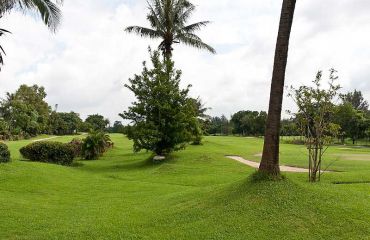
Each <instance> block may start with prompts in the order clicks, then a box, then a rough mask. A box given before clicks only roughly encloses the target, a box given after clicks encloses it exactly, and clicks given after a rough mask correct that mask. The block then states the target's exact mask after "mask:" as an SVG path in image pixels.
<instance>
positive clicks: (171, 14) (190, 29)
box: [125, 0, 216, 57]
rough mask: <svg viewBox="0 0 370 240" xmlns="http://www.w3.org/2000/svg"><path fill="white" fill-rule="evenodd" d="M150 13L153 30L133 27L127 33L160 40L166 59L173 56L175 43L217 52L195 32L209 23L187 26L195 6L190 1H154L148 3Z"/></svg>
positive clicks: (160, 46) (160, 47)
mask: <svg viewBox="0 0 370 240" xmlns="http://www.w3.org/2000/svg"><path fill="white" fill-rule="evenodd" d="M148 5H149V6H148V8H149V13H148V15H147V19H148V21H149V23H150V25H151V27H152V28H146V27H139V26H131V27H128V28H126V30H125V31H126V32H129V33H132V32H133V33H137V34H139V35H140V36H143V37H149V38H159V39H162V42H161V43H160V44H159V49H160V50H161V51H162V52H163V55H164V56H165V57H170V56H171V55H172V50H173V48H172V45H173V44H174V43H184V44H186V45H189V46H192V47H195V48H198V49H205V50H207V51H209V52H211V53H216V50H215V49H214V48H212V47H211V46H209V45H207V44H206V43H204V42H203V41H202V39H200V38H199V37H198V36H197V35H196V34H195V32H196V31H197V30H200V29H201V28H202V27H204V26H206V25H208V24H209V21H202V22H197V23H193V24H190V25H187V21H188V20H189V18H190V16H191V14H192V13H193V12H194V10H195V6H194V5H193V4H191V3H190V2H189V1H188V0H152V1H151V2H148Z"/></svg>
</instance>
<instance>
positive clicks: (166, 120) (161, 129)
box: [120, 51, 197, 155]
mask: <svg viewBox="0 0 370 240" xmlns="http://www.w3.org/2000/svg"><path fill="white" fill-rule="evenodd" d="M149 52H150V56H151V62H152V64H153V68H151V69H149V68H148V67H147V64H146V63H145V62H144V63H143V71H142V73H141V74H140V75H135V76H134V77H133V78H131V79H130V80H129V81H130V84H129V85H125V86H126V87H127V88H128V89H130V90H131V91H132V92H133V93H134V94H135V96H136V99H137V100H136V101H135V102H133V103H132V106H131V107H129V109H128V111H125V112H124V113H123V114H120V116H121V117H122V118H123V119H127V120H130V121H131V124H132V126H130V127H129V128H128V134H127V135H128V137H129V138H130V139H132V140H133V141H134V151H136V152H138V151H140V150H142V149H146V150H149V151H153V152H155V153H156V154H158V155H166V154H169V153H170V152H172V151H174V150H179V149H181V148H182V147H184V144H186V143H187V142H189V141H191V140H193V139H192V138H193V131H194V128H195V127H197V126H196V124H197V113H196V111H195V110H194V107H193V104H192V101H191V100H189V97H188V93H189V87H190V86H188V87H187V88H185V89H180V86H179V84H180V78H181V71H179V70H176V69H175V68H174V62H173V61H171V60H170V59H165V60H163V61H162V60H160V56H159V52H158V51H154V52H152V51H149Z"/></svg>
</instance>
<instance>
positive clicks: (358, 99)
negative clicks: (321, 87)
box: [340, 89, 369, 112]
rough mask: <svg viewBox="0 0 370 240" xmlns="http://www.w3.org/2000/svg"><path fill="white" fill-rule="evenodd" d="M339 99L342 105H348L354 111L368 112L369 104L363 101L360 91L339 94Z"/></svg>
mask: <svg viewBox="0 0 370 240" xmlns="http://www.w3.org/2000/svg"><path fill="white" fill-rule="evenodd" d="M340 98H341V99H342V102H343V104H345V103H349V104H351V105H352V107H353V108H354V109H356V110H359V111H364V112H366V111H368V110H369V103H368V102H367V101H366V100H365V99H364V97H363V96H362V92H361V91H357V90H356V89H355V90H354V91H353V92H348V93H346V94H341V95H340Z"/></svg>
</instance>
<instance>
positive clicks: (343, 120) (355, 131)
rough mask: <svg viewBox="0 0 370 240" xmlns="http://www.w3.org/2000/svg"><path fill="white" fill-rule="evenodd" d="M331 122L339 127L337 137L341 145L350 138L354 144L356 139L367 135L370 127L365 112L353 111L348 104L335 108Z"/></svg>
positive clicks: (369, 121) (351, 106)
mask: <svg viewBox="0 0 370 240" xmlns="http://www.w3.org/2000/svg"><path fill="white" fill-rule="evenodd" d="M333 121H334V122H335V123H336V124H338V125H339V126H340V133H339V137H340V139H341V142H342V144H344V141H345V139H346V138H351V140H352V143H353V144H355V143H356V141H357V140H358V139H361V138H364V137H365V136H366V135H367V134H366V133H367V129H369V126H370V119H369V118H367V116H366V114H365V112H363V111H361V110H357V109H355V108H354V107H353V105H352V104H351V103H350V102H343V103H342V104H340V105H338V106H336V108H335V113H334V120H333Z"/></svg>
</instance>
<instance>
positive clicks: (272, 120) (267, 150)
mask: <svg viewBox="0 0 370 240" xmlns="http://www.w3.org/2000/svg"><path fill="white" fill-rule="evenodd" d="M295 5H296V0H283V6H282V10H281V18H280V25H279V33H278V38H277V43H276V50H275V61H274V70H273V74H272V81H271V93H270V104H269V112H268V117H267V123H266V130H265V140H264V147H263V155H262V160H261V164H260V167H259V171H260V172H264V173H267V174H269V175H273V176H279V175H280V169H279V133H280V120H281V109H282V102H283V94H284V81H285V71H286V65H287V60H288V48H289V39H290V32H291V29H292V24H293V17H294V10H295Z"/></svg>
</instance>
